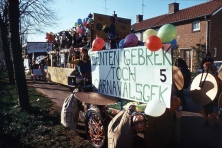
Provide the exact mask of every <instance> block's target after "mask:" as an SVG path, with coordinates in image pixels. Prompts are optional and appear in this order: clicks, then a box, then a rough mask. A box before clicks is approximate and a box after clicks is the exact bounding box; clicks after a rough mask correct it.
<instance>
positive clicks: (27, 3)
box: [19, 0, 58, 36]
mask: <svg viewBox="0 0 222 148" xmlns="http://www.w3.org/2000/svg"><path fill="white" fill-rule="evenodd" d="M52 4H53V0H21V1H20V5H19V7H20V8H19V9H20V23H21V24H20V25H21V26H20V27H21V28H20V29H21V30H20V31H21V34H24V35H25V36H27V35H28V34H38V33H43V31H44V29H45V28H47V27H52V26H56V25H57V23H56V22H57V20H58V17H57V15H56V12H54V11H53V10H54V9H53V8H52Z"/></svg>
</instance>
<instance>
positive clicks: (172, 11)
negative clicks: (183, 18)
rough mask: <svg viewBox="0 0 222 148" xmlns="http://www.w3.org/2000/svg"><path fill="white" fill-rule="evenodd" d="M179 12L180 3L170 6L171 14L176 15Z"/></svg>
mask: <svg viewBox="0 0 222 148" xmlns="http://www.w3.org/2000/svg"><path fill="white" fill-rule="evenodd" d="M177 11H179V3H171V4H169V14H172V13H175V12H177Z"/></svg>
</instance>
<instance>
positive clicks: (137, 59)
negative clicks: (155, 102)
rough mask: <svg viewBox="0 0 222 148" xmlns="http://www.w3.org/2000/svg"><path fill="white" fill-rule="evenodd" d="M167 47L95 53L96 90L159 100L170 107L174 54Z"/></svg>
mask: <svg viewBox="0 0 222 148" xmlns="http://www.w3.org/2000/svg"><path fill="white" fill-rule="evenodd" d="M166 46H167V47H168V48H167V47H166ZM166 46H164V47H163V49H160V50H158V51H156V52H152V51H150V50H148V49H147V48H146V47H145V46H138V47H130V48H124V49H112V50H102V51H93V52H91V68H92V83H93V86H94V91H95V92H98V93H101V94H105V95H110V96H114V97H118V98H123V99H127V100H132V101H136V102H143V103H148V102H149V101H150V100H152V99H159V100H160V101H164V102H165V104H166V107H168V108H170V100H171V89H172V88H171V87H172V57H171V48H170V45H169V44H168V45H166ZM167 49H168V50H167Z"/></svg>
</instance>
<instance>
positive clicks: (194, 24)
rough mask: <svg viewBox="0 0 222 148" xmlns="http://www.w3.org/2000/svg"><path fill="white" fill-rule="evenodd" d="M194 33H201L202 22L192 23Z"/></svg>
mask: <svg viewBox="0 0 222 148" xmlns="http://www.w3.org/2000/svg"><path fill="white" fill-rule="evenodd" d="M197 24H198V28H197ZM192 31H200V21H194V22H192Z"/></svg>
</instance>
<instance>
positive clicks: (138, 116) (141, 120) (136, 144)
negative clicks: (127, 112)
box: [131, 111, 147, 148]
mask: <svg viewBox="0 0 222 148" xmlns="http://www.w3.org/2000/svg"><path fill="white" fill-rule="evenodd" d="M146 124H147V123H146V116H145V115H144V114H143V113H141V112H137V111H134V112H133V113H132V115H131V126H132V128H133V131H134V134H133V146H132V148H146V144H145V141H144V132H145V130H146Z"/></svg>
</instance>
